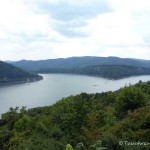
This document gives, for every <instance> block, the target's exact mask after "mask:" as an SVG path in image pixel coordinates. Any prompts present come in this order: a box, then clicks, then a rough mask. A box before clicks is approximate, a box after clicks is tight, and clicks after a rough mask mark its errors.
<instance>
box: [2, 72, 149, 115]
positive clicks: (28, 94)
mask: <svg viewBox="0 0 150 150" xmlns="http://www.w3.org/2000/svg"><path fill="white" fill-rule="evenodd" d="M42 76H43V78H44V79H43V80H41V81H37V82H32V83H23V84H15V85H6V86H1V87H0V114H2V113H5V112H6V111H8V110H9V108H10V107H15V106H19V107H21V106H27V108H32V107H38V106H48V105H52V104H54V103H55V102H56V101H57V100H60V99H61V98H63V97H67V96H70V95H76V94H80V93H81V92H87V93H97V92H105V91H110V90H111V91H115V90H117V89H119V88H120V87H124V86H125V85H126V84H127V85H128V84H129V83H130V84H135V83H137V82H138V81H139V80H142V81H143V82H145V81H148V80H150V76H149V75H148V76H137V77H129V78H124V79H120V80H108V79H104V78H100V77H91V76H82V75H68V74H42Z"/></svg>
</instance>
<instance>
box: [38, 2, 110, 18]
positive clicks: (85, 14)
mask: <svg viewBox="0 0 150 150" xmlns="http://www.w3.org/2000/svg"><path fill="white" fill-rule="evenodd" d="M38 7H39V9H40V10H41V11H43V12H48V13H50V15H51V16H52V17H53V18H54V19H56V20H63V21H68V20H72V19H76V18H92V17H95V16H96V15H98V14H102V13H107V12H110V11H112V8H111V7H110V6H109V5H108V3H107V1H104V0H97V1H94V0H93V2H92V3H90V4H89V5H88V4H87V5H80V4H79V5H75V4H74V5H73V4H71V3H68V2H64V1H62V2H59V3H50V2H46V1H39V2H38Z"/></svg>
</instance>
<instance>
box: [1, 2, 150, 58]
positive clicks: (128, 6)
mask: <svg viewBox="0 0 150 150" xmlns="http://www.w3.org/2000/svg"><path fill="white" fill-rule="evenodd" d="M71 56H118V57H130V58H141V59H150V0H1V1H0V60H20V59H28V60H29V59H30V60H38V59H50V58H65V57H71Z"/></svg>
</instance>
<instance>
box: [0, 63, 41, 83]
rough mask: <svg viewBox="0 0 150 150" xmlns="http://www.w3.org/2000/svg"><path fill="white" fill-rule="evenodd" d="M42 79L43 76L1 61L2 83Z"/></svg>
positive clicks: (0, 73)
mask: <svg viewBox="0 0 150 150" xmlns="http://www.w3.org/2000/svg"><path fill="white" fill-rule="evenodd" d="M40 79H42V77H41V76H39V75H37V74H35V73H31V72H28V71H25V70H23V69H20V68H18V67H15V66H13V65H10V64H8V63H6V62H3V61H0V85H2V84H12V83H21V82H31V81H36V80H40Z"/></svg>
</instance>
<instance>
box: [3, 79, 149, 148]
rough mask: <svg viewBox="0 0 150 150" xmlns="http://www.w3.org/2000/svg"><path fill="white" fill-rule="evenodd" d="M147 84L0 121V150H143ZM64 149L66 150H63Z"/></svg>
mask: <svg viewBox="0 0 150 150" xmlns="http://www.w3.org/2000/svg"><path fill="white" fill-rule="evenodd" d="M149 125H150V82H147V83H142V82H141V81H140V82H139V83H138V84H136V85H134V86H132V85H130V86H126V87H124V88H121V89H119V90H117V91H115V92H105V93H96V94H86V93H81V94H80V95H77V96H70V97H68V98H64V99H62V100H60V101H58V102H57V103H56V104H54V105H52V106H47V107H39V108H33V109H29V110H26V109H25V107H22V108H21V109H20V111H19V110H18V108H17V107H16V108H15V109H13V108H10V110H9V111H8V112H7V113H5V114H3V115H2V119H1V120H0V133H1V134H0V149H2V150H26V149H28V150H72V148H71V145H72V147H73V149H74V150H104V149H105V150H149V149H150V145H149V143H150V126H149ZM66 145H67V146H66Z"/></svg>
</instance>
